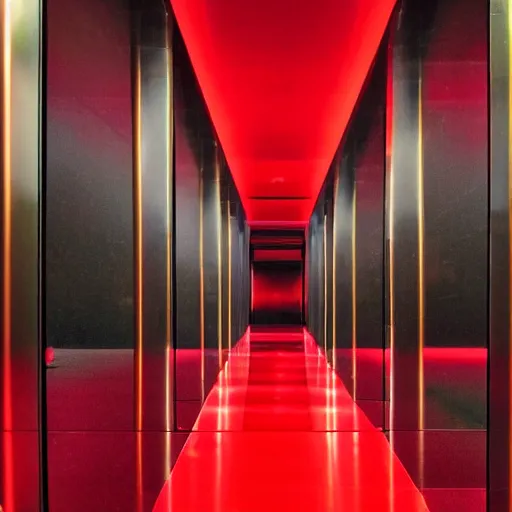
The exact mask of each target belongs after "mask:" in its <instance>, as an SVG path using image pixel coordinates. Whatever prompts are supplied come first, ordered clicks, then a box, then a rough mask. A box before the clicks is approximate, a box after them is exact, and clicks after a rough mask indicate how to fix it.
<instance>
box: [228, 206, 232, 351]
mask: <svg viewBox="0 0 512 512" xmlns="http://www.w3.org/2000/svg"><path fill="white" fill-rule="evenodd" d="M231 236H232V235H231V204H230V203H229V202H228V348H229V350H231V336H232V333H231V308H232V299H231V293H232V282H231V272H232V268H231V267H232V261H231V243H232V242H231Z"/></svg>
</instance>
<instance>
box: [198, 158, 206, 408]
mask: <svg viewBox="0 0 512 512" xmlns="http://www.w3.org/2000/svg"><path fill="white" fill-rule="evenodd" d="M204 319H205V318H204V174H203V169H202V168H201V174H200V176H199V323H200V332H199V348H200V352H201V401H202V402H204V399H205V387H204V385H205V368H204V365H205V360H204V344H205V343H204V342H205V324H204Z"/></svg>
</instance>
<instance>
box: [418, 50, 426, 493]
mask: <svg viewBox="0 0 512 512" xmlns="http://www.w3.org/2000/svg"><path fill="white" fill-rule="evenodd" d="M418 65H419V73H418V75H419V76H418V178H417V179H418V428H419V430H420V437H419V447H418V448H419V451H420V453H419V454H418V464H419V478H420V484H421V485H422V484H423V444H424V438H423V432H422V431H423V429H424V426H425V425H424V421H425V419H424V408H425V404H424V396H425V392H424V391H425V390H424V373H423V349H424V345H425V282H424V281H425V264H424V258H425V206H424V175H423V76H422V62H421V60H420V59H419V60H418Z"/></svg>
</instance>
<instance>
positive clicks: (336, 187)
mask: <svg viewBox="0 0 512 512" xmlns="http://www.w3.org/2000/svg"><path fill="white" fill-rule="evenodd" d="M338 186H339V175H338V173H336V176H335V178H334V194H333V197H334V204H333V211H334V215H333V221H332V367H333V368H334V369H336V307H337V298H336V216H337V210H336V204H337V199H338Z"/></svg>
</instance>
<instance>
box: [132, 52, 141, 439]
mask: <svg viewBox="0 0 512 512" xmlns="http://www.w3.org/2000/svg"><path fill="white" fill-rule="evenodd" d="M135 59H136V62H135V84H134V89H135V90H134V113H133V124H134V132H135V140H134V151H135V155H134V161H135V162H134V163H135V165H134V210H135V226H134V228H135V233H134V235H135V251H136V258H135V259H136V262H135V302H136V313H135V324H136V333H135V340H136V341H135V393H136V397H135V403H136V411H135V427H136V430H141V429H142V415H143V410H142V409H143V405H142V385H143V384H142V356H143V354H142V350H143V318H142V315H143V304H142V301H143V266H142V265H143V263H142V261H143V260H142V119H141V114H142V104H141V102H142V98H141V92H142V90H141V61H140V47H139V46H138V45H137V47H136V48H135Z"/></svg>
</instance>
